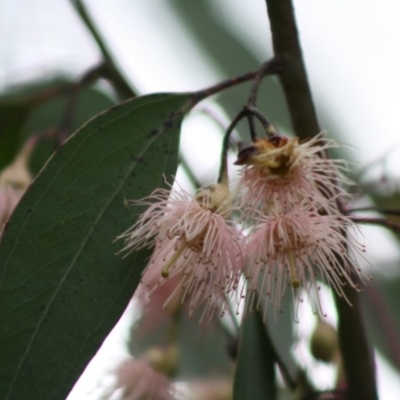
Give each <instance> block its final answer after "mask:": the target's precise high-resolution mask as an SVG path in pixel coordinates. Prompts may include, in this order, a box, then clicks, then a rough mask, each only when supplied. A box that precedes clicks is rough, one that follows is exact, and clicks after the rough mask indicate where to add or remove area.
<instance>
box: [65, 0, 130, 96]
mask: <svg viewBox="0 0 400 400" xmlns="http://www.w3.org/2000/svg"><path fill="white" fill-rule="evenodd" d="M71 3H72V6H73V7H74V8H75V11H76V12H77V13H78V15H79V17H80V18H81V20H82V21H83V23H84V24H85V25H86V27H87V29H88V30H89V32H90V33H91V35H92V37H93V39H94V40H95V41H96V43H97V45H98V46H99V49H100V51H101V53H102V55H103V58H104V60H105V68H104V69H103V77H104V78H105V79H108V80H110V81H111V82H112V83H113V85H114V87H115V89H116V91H117V92H118V95H119V96H120V97H121V98H122V99H128V98H130V97H135V96H136V94H135V92H134V91H133V90H132V88H131V87H130V86H129V85H128V83H127V82H126V79H125V78H124V77H123V76H122V75H121V73H120V72H119V70H118V68H117V67H116V66H115V63H114V61H113V57H112V56H111V53H110V52H109V50H108V48H107V46H106V44H105V43H104V41H103V39H102V37H101V35H100V33H99V31H98V29H97V27H96V25H95V24H94V23H93V21H92V18H91V17H90V15H89V13H88V11H87V9H86V6H85V5H84V4H83V2H82V0H71Z"/></svg>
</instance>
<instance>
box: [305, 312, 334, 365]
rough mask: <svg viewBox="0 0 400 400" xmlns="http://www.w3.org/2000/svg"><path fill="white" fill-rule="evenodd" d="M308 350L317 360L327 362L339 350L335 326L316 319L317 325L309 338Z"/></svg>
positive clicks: (332, 358)
mask: <svg viewBox="0 0 400 400" xmlns="http://www.w3.org/2000/svg"><path fill="white" fill-rule="evenodd" d="M310 351H311V354H312V355H313V357H314V358H315V359H317V360H320V361H323V362H326V363H329V362H332V361H333V360H334V358H335V355H336V353H337V352H338V351H339V343H338V337H337V332H336V330H335V328H334V327H333V326H332V325H330V324H328V323H327V322H324V321H321V320H320V319H318V323H317V326H316V327H315V330H314V332H313V334H312V335H311V340H310Z"/></svg>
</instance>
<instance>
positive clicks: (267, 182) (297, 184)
mask: <svg viewBox="0 0 400 400" xmlns="http://www.w3.org/2000/svg"><path fill="white" fill-rule="evenodd" d="M334 147H338V146H337V145H336V144H335V142H334V141H332V140H328V139H326V138H324V137H323V133H321V134H319V135H318V136H316V137H314V138H312V139H311V140H309V141H307V142H304V143H299V139H298V138H294V139H289V138H287V137H285V136H274V137H269V138H266V139H258V140H257V141H256V142H255V143H253V145H252V146H250V147H247V148H244V149H242V150H241V151H240V152H239V154H238V159H237V161H236V162H235V164H237V165H244V168H243V169H242V171H241V175H242V176H241V179H240V182H239V189H240V191H239V194H238V197H239V203H240V204H241V208H242V209H243V211H244V212H245V214H246V215H247V216H251V215H253V213H254V212H255V211H256V210H257V209H261V210H262V211H263V212H265V213H268V212H269V210H270V209H271V208H272V207H273V208H274V209H281V210H284V209H287V207H289V208H290V207H291V205H292V204H297V203H299V202H301V201H302V200H303V199H310V200H312V202H313V204H314V205H315V207H317V208H322V209H324V210H325V211H327V212H328V213H332V212H334V213H338V210H337V207H336V203H335V201H332V200H333V199H334V198H335V197H336V196H337V195H338V194H344V192H343V190H342V189H341V188H340V186H339V183H343V182H346V183H348V182H349V181H348V180H347V179H346V178H345V177H344V175H343V174H342V170H344V169H346V164H345V162H344V161H343V160H332V159H329V158H325V157H324V154H325V152H326V150H328V149H330V148H334Z"/></svg>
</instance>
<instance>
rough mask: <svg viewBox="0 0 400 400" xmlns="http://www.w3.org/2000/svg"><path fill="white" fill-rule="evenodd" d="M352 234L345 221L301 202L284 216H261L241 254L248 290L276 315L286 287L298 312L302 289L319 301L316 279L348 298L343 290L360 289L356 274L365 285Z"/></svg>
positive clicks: (360, 249)
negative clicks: (243, 258)
mask: <svg viewBox="0 0 400 400" xmlns="http://www.w3.org/2000/svg"><path fill="white" fill-rule="evenodd" d="M345 231H347V232H346V233H345ZM354 232H355V225H354V224H353V223H352V222H351V220H350V219H349V218H347V217H345V216H340V215H320V214H319V213H318V211H317V210H316V209H315V208H314V207H312V206H310V205H307V204H305V203H304V202H303V203H300V204H298V205H297V206H295V207H293V208H292V209H291V210H290V211H287V212H285V213H282V212H273V213H272V214H271V215H261V214H259V215H258V217H257V221H256V224H255V225H254V226H253V227H252V230H251V232H250V234H249V235H248V237H247V244H246V248H245V250H244V253H245V255H246V256H247V265H248V266H247V268H246V270H245V275H246V277H247V279H248V280H249V282H248V283H249V287H248V290H249V291H250V293H251V292H254V291H256V292H258V293H259V294H260V296H261V297H262V298H265V299H266V300H268V302H271V303H272V304H274V306H275V310H276V311H280V307H281V300H282V298H283V297H284V295H285V291H286V287H287V286H290V287H291V291H292V295H293V299H294V302H295V305H296V307H295V308H296V309H297V306H298V303H299V301H302V299H301V297H300V293H299V290H300V289H301V288H303V289H305V290H306V292H307V293H308V294H310V292H312V291H313V292H314V293H315V295H316V298H317V301H318V303H319V297H318V290H319V286H318V282H317V279H320V280H322V281H326V282H327V283H328V284H330V285H331V286H332V287H333V289H334V290H335V291H336V292H337V293H338V295H339V296H343V297H344V298H346V296H345V293H344V291H343V286H344V285H346V284H348V285H350V286H352V287H353V288H354V289H356V290H359V288H358V285H357V282H356V280H355V278H354V276H358V277H359V278H360V280H361V281H363V274H362V273H361V271H360V269H359V268H358V266H357V261H356V259H355V256H356V255H362V253H363V252H364V251H365V250H364V246H362V245H361V244H359V243H358V241H357V240H356V239H355V238H354ZM357 281H358V278H357ZM319 306H320V305H319Z"/></svg>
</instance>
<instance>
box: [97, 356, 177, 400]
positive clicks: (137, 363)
mask: <svg viewBox="0 0 400 400" xmlns="http://www.w3.org/2000/svg"><path fill="white" fill-rule="evenodd" d="M116 377H117V382H116V383H115V385H114V386H113V387H112V388H111V389H110V390H109V391H108V393H106V394H105V396H104V398H106V399H110V398H111V397H112V396H113V393H114V392H115V391H117V390H118V389H122V396H121V397H120V398H121V399H123V400H147V399H152V400H173V399H174V396H173V394H172V391H171V385H170V381H169V380H168V378H167V377H166V376H165V375H163V374H161V373H160V372H157V371H156V370H155V369H154V368H153V367H152V366H151V365H150V364H149V363H148V362H147V361H146V360H145V359H133V358H131V359H128V360H126V361H124V362H123V363H122V364H121V365H119V366H118V368H117V370H116Z"/></svg>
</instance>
